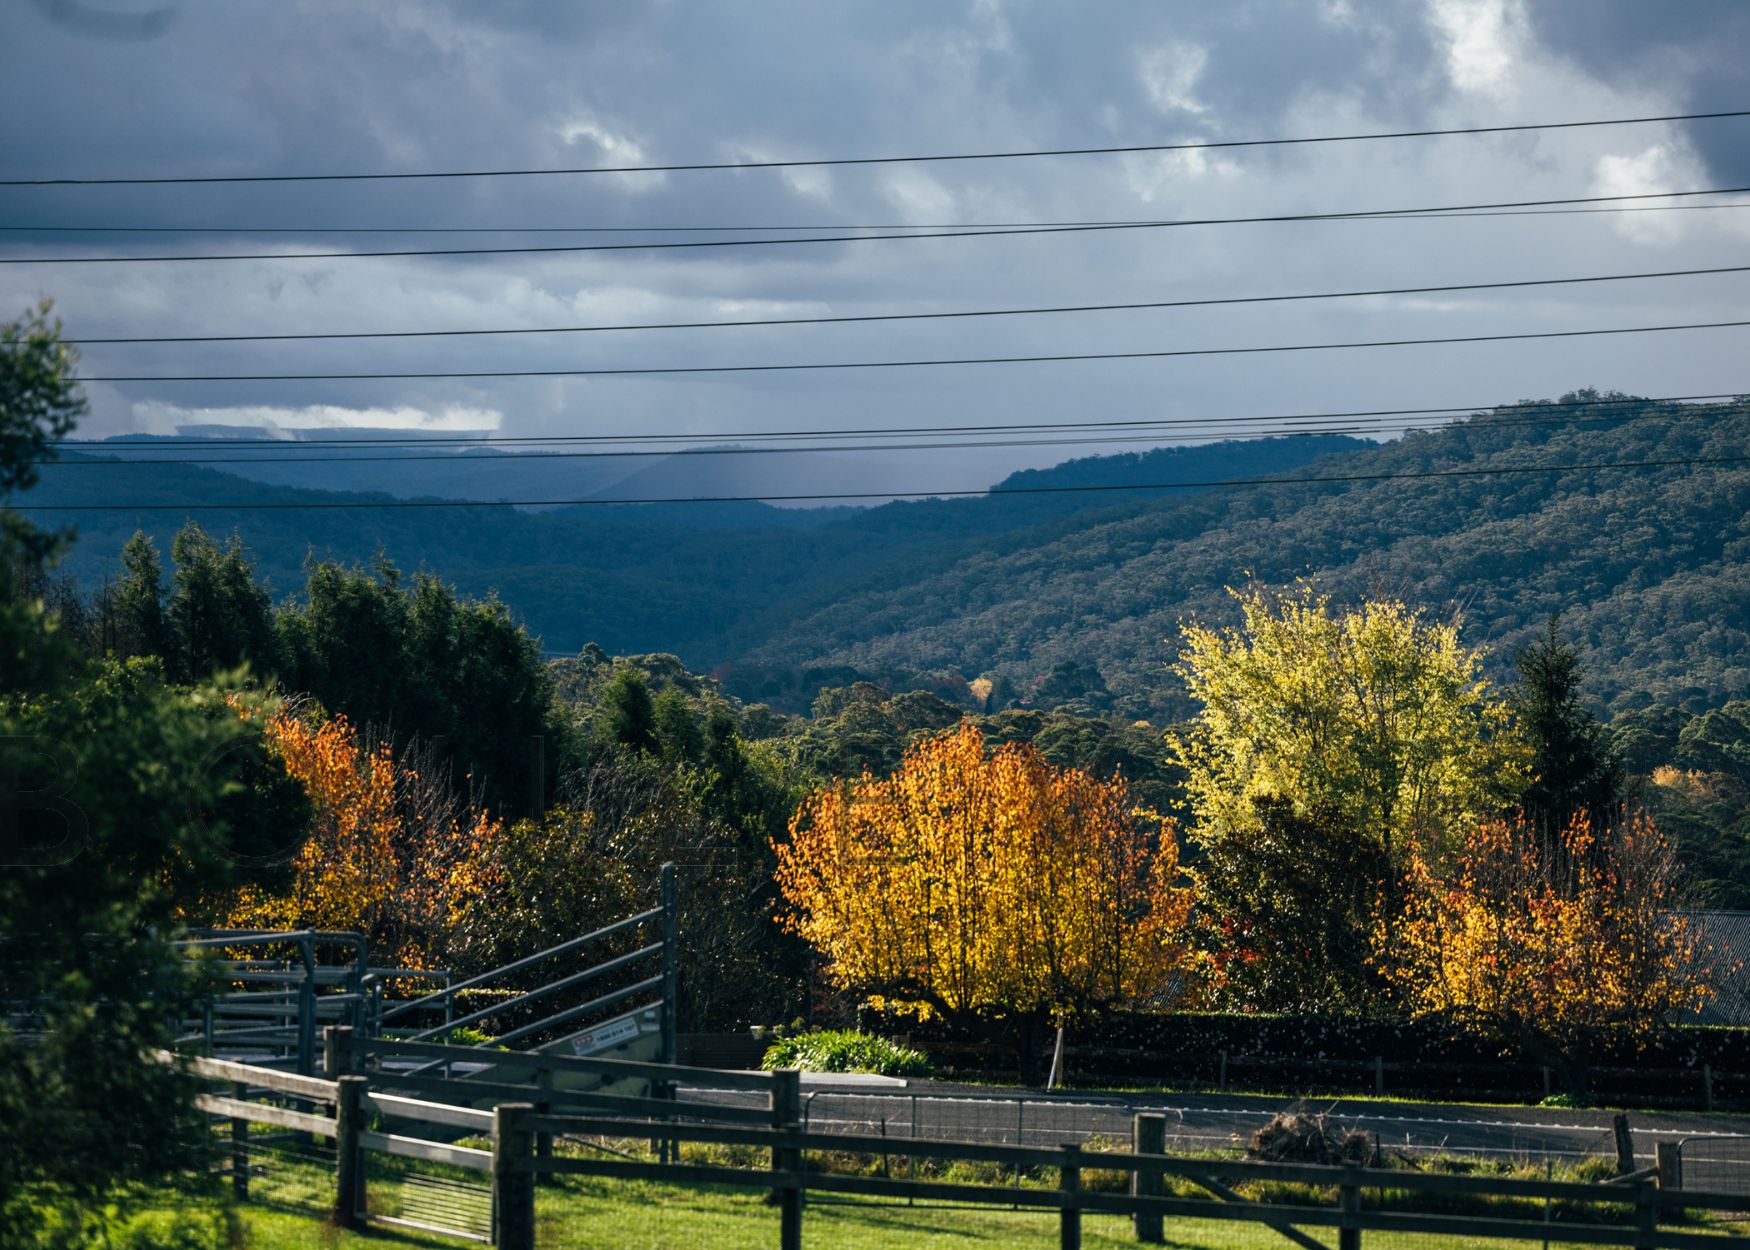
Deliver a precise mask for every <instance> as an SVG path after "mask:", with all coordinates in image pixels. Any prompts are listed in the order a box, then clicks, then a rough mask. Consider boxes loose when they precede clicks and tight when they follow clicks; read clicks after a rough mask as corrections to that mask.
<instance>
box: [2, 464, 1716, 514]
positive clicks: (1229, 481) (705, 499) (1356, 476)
mask: <svg viewBox="0 0 1750 1250" xmlns="http://www.w3.org/2000/svg"><path fill="white" fill-rule="evenodd" d="M1708 464H1750V456H1707V457H1698V458H1689V459H1682V460H1635V461H1621V462H1617V463H1604V464H1561V465H1525V466H1517V467H1509V468H1499V469H1442V470H1439V471H1436V472H1431V473H1349V474H1342V475H1337V476H1325V477H1296V478H1226V479H1221V480H1218V481H1209V482H1136V483H1125V484H1121V485H1113V486H1024V487H1019V488H1016V489H1013V490H996V491H993V490H932V491H859V492H850V493H840V494H823V495H717V496H694V497H679V496H676V497H673V498H667V499H499V500H491V501H488V500H475V499H432V500H425V499H409V500H392V501H377V500H373V501H371V502H368V503H253V504H222V503H204V504H180V503H164V504H152V503H148V504H14V505H11V506H12V507H13V508H14V509H15V510H16V511H20V512H167V511H168V512H179V511H180V512H278V511H300V510H304V511H307V510H322V511H327V510H337V509H338V510H344V509H349V508H371V509H379V508H553V507H573V506H583V505H586V504H652V503H788V502H800V501H803V500H810V499H828V500H830V499H952V498H961V497H966V496H995V497H1002V496H1007V495H1064V494H1084V493H1087V492H1090V491H1119V490H1189V489H1204V488H1213V487H1224V486H1232V487H1241V486H1317V485H1322V484H1327V483H1343V482H1387V481H1421V480H1426V479H1431V478H1459V477H1500V476H1514V475H1521V474H1528V473H1589V472H1595V471H1604V470H1609V469H1664V468H1674V467H1679V466H1694V465H1708Z"/></svg>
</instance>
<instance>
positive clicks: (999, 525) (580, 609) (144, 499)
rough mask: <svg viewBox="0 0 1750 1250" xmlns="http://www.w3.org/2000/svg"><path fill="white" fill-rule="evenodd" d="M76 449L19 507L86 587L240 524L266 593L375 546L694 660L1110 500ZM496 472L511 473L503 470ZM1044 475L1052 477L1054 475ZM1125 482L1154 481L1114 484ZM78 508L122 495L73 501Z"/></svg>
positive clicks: (558, 632) (1150, 458) (1241, 450)
mask: <svg viewBox="0 0 1750 1250" xmlns="http://www.w3.org/2000/svg"><path fill="white" fill-rule="evenodd" d="M99 446H101V445H99ZM1367 446H1371V444H1367V443H1362V442H1359V441H1358V440H1355V439H1351V438H1346V437H1338V436H1321V437H1311V438H1277V439H1262V440H1258V441H1254V442H1229V443H1217V444H1211V445H1206V446H1200V447H1186V448H1165V449H1160V450H1157V451H1153V452H1149V453H1146V454H1145V455H1142V456H1114V457H1094V458H1090V459H1087V460H1081V461H1072V462H1070V464H1068V465H1064V466H1060V468H1059V469H1056V470H1050V471H1049V475H1056V474H1059V473H1064V472H1068V473H1070V474H1072V475H1073V479H1074V480H1073V484H1074V485H1076V486H1078V487H1080V486H1087V485H1109V484H1119V483H1124V484H1129V483H1135V482H1139V481H1143V482H1181V481H1182V482H1194V481H1209V480H1220V479H1227V478H1235V477H1250V476H1256V475H1259V474H1263V473H1269V472H1277V471H1281V470H1284V469H1289V468H1293V467H1295V466H1298V465H1304V464H1306V463H1308V462H1310V461H1311V460H1313V459H1314V458H1315V457H1316V456H1318V455H1320V454H1329V453H1334V452H1352V451H1353V450H1355V449H1358V448H1363V447H1367ZM299 454H300V455H301V454H303V453H302V451H301V450H300V451H299ZM70 459H76V460H77V461H80V462H78V463H71V464H64V465H59V466H51V467H49V468H48V469H47V470H46V471H45V473H44V480H43V483H42V485H40V486H39V487H38V488H37V489H36V490H35V491H34V492H32V495H31V498H30V504H31V505H32V506H33V507H42V506H45V505H47V506H50V507H57V508H65V509H71V511H65V512H44V513H38V514H36V515H37V516H38V518H39V519H40V520H41V521H42V522H43V523H44V524H55V523H63V524H65V523H71V524H74V525H76V526H77V527H78V530H79V535H80V540H79V542H78V544H77V546H75V547H74V548H73V549H72V552H71V553H70V555H69V557H68V559H67V562H66V564H65V565H64V566H63V568H64V569H65V570H66V571H68V572H69V573H70V574H71V575H73V576H74V577H76V578H78V580H79V581H80V582H81V583H82V584H83V585H84V587H85V588H86V589H87V590H92V589H95V588H96V587H97V586H99V585H100V584H101V582H102V579H103V578H104V576H106V575H109V576H112V577H113V576H115V575H116V574H117V573H118V571H119V569H118V565H117V563H116V561H117V558H118V556H119V553H120V551H121V548H122V546H123V544H125V543H126V542H127V541H128V539H129V538H130V537H131V536H132V535H133V534H134V532H135V530H136V528H140V529H143V530H144V531H145V533H146V534H147V536H148V537H150V538H152V539H153V540H154V541H155V543H156V544H157V547H158V549H159V550H160V551H164V552H167V551H168V550H169V548H170V542H171V538H172V536H173V535H174V534H175V533H176V531H177V530H179V529H180V528H181V527H182V525H183V523H184V522H185V521H187V520H194V521H197V522H198V523H199V524H200V525H201V526H202V527H203V528H205V529H206V530H207V531H208V532H209V533H211V534H216V535H228V534H231V533H233V532H235V533H237V534H238V535H240V536H241V538H242V539H243V541H244V543H245V544H246V545H247V546H248V547H249V549H250V552H251V558H252V559H253V561H254V563H255V567H256V572H257V574H258V576H260V577H261V578H263V579H265V580H266V581H267V583H268V584H269V586H270V587H271V589H272V591H273V593H274V595H275V596H286V595H289V594H292V593H294V592H295V591H296V590H297V589H298V588H299V587H302V586H303V585H304V580H305V570H304V566H305V563H306V561H307V560H308V559H309V558H310V557H311V556H312V555H314V556H315V557H316V558H317V559H332V560H336V561H339V562H341V563H343V564H351V563H359V562H369V561H371V560H374V559H375V558H376V556H377V553H378V552H379V551H383V552H386V553H387V554H388V555H389V556H390V557H391V558H392V559H394V560H395V561H396V562H397V563H398V564H399V565H400V566H401V567H402V568H405V569H409V570H413V569H419V568H425V569H429V570H431V571H433V572H436V573H439V574H441V575H442V576H443V577H444V578H445V579H447V580H449V581H451V582H453V583H454V584H455V585H456V586H457V587H458V588H459V589H461V590H463V591H465V592H467V593H470V594H476V595H485V594H487V593H488V592H490V591H493V590H496V591H497V592H498V593H499V595H500V597H501V598H502V599H503V600H504V601H505V603H506V604H507V605H508V606H509V607H510V608H511V609H512V610H513V612H514V613H515V614H516V615H517V616H518V617H519V618H520V619H521V620H523V621H525V622H526V623H527V625H528V627H529V628H530V630H531V631H532V632H533V633H535V634H537V635H539V636H540V637H541V639H542V642H543V645H544V646H545V647H546V648H547V649H548V650H549V651H571V652H575V651H576V650H578V649H579V648H581V647H582V646H583V645H584V644H585V643H588V642H595V643H598V644H600V645H601V646H603V647H605V648H606V649H607V650H609V651H611V652H619V653H625V652H645V651H666V652H672V653H674V654H677V655H681V656H684V657H685V658H686V659H687V660H688V662H689V663H692V664H694V665H695V666H700V665H703V666H705V667H710V666H712V665H716V664H720V663H722V662H723V661H725V660H729V659H733V658H734V657H735V656H736V654H738V649H744V648H746V647H748V646H751V645H755V644H757V642H758V641H759V640H760V639H762V638H763V637H764V636H765V635H766V634H767V633H769V632H770V630H771V629H772V628H773V627H774V626H777V625H782V624H784V623H787V622H788V621H789V620H790V619H792V617H793V616H794V615H795V612H796V611H798V610H803V609H792V608H791V607H789V606H788V605H790V604H792V603H795V602H798V601H800V602H801V603H802V604H805V605H809V606H812V605H813V604H814V603H816V602H817V601H818V600H819V598H820V597H824V598H825V600H827V601H831V600H833V599H835V598H838V597H840V596H842V595H844V594H848V593H854V592H855V589H856V588H858V587H861V586H865V585H867V584H868V578H869V577H870V576H871V575H872V574H876V573H878V572H879V570H881V569H882V568H883V567H891V568H893V569H894V570H896V571H901V572H903V571H909V572H910V573H911V574H912V575H917V574H919V573H921V572H925V571H928V570H930V569H933V568H935V567H938V565H939V564H941V563H942V562H943V561H948V560H951V559H952V557H953V556H954V554H955V553H957V552H959V551H960V550H962V549H963V548H965V547H966V545H967V543H968V541H969V540H971V539H975V538H976V537H977V536H978V535H984V534H998V533H1008V532H1014V531H1017V530H1025V529H1027V528H1028V527H1032V526H1036V525H1038V524H1040V523H1042V522H1047V521H1051V520H1053V519H1054V518H1059V517H1062V516H1064V515H1066V514H1072V513H1074V512H1076V511H1078V510H1086V509H1088V508H1090V507H1092V506H1094V505H1095V504H1096V503H1098V502H1100V501H1101V500H1102V499H1108V498H1110V494H1109V493H1108V492H1105V491H1095V492H1086V491H1082V490H1076V491H1072V492H1067V493H1055V494H1038V493H1017V492H1015V491H1012V490H1011V491H1009V492H1007V493H1003V494H997V495H993V496H990V497H987V498H971V499H953V500H941V499H934V500H921V501H918V502H914V503H895V504H889V505H887V506H885V507H881V508H874V509H869V510H854V509H840V508H831V509H820V510H818V513H819V515H816V516H813V517H808V516H807V514H806V513H801V512H800V511H799V510H795V509H788V510H787V509H781V508H773V507H770V506H768V505H765V504H758V503H723V504H718V503H698V504H693V503H679V504H667V505H649V506H635V505H624V504H616V505H607V506H590V507H578V508H567V509H558V510H554V511H547V512H533V513H531V512H525V511H519V510H517V509H514V508H511V507H508V506H496V505H486V506H471V507H466V508H449V507H438V508H421V507H404V506H399V505H401V504H403V503H405V502H408V501H407V500H404V499H401V498H399V497H397V496H392V495H389V494H387V493H381V492H379V493H348V492H342V491H321V490H311V489H304V488H301V487H296V486H288V485H283V484H282V485H275V484H264V483H261V482H255V481H248V480H245V479H243V478H240V477H237V476H235V475H233V474H230V473H221V472H218V471H216V470H213V469H203V468H197V467H194V466H191V465H175V464H165V465H146V464H118V463H90V462H89V461H90V459H91V457H90V456H89V455H88V454H85V453H82V454H80V455H79V456H78V457H76V458H70ZM421 463H423V462H416V463H415V465H414V467H415V468H417V467H418V465H419V464H421ZM555 463H561V462H554V461H537V462H536V463H535V465H534V468H533V470H531V471H538V472H540V473H543V474H544V473H548V472H549V471H550V470H551V466H552V465H554V464H555ZM519 471H520V468H519ZM1021 476H1023V475H1017V477H1021ZM505 480H506V482H507V484H508V485H511V486H514V484H515V482H516V480H517V479H516V478H515V477H514V476H513V477H511V478H507V479H505ZM1015 480H1016V479H1010V481H1009V482H1006V483H1003V484H1001V485H1000V486H999V489H1000V488H1001V486H1010V485H1012V484H1013V483H1014V482H1015ZM540 484H541V485H542V486H543V487H547V488H550V487H552V486H553V485H554V483H553V482H551V481H547V480H543V481H542V482H541V483H540ZM1029 484H1031V483H1029ZM1047 484H1053V485H1055V484H1057V483H1056V481H1055V478H1054V477H1053V480H1052V481H1050V482H1048V483H1047ZM589 493H590V492H589V491H588V490H580V491H578V492H576V494H577V495H578V496H583V495H587V494H589ZM1139 493H1140V494H1142V495H1144V496H1147V495H1159V494H1162V493H1164V492H1161V491H1145V492H1125V494H1126V495H1127V496H1134V495H1136V494H1139ZM424 498H428V499H429V498H431V496H424ZM92 505H105V506H109V507H113V506H114V505H124V508H125V509H127V510H121V511H114V510H112V511H101V512H99V511H88V510H86V509H88V508H89V507H91V506H92ZM309 505H315V506H309ZM133 508H137V509H138V511H134V510H132V509H133ZM799 516H801V517H804V518H806V519H805V522H804V523H803V524H798V518H799ZM823 521H824V522H825V523H821V522H823ZM809 522H812V523H811V524H810V523H809ZM932 561H934V563H932ZM943 566H944V567H945V565H943ZM810 697H812V696H810ZM803 706H806V701H804V703H803Z"/></svg>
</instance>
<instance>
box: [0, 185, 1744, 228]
mask: <svg viewBox="0 0 1750 1250" xmlns="http://www.w3.org/2000/svg"><path fill="white" fill-rule="evenodd" d="M1732 193H1733V192H1732V190H1731V188H1725V189H1722V190H1717V191H1670V192H1652V193H1651V195H1652V198H1655V199H1660V198H1665V197H1666V196H1688V195H1729V194H1732ZM1604 198H1605V199H1619V198H1633V197H1618V196H1606V197H1604ZM1711 208H1750V201H1745V200H1733V201H1731V202H1729V203H1725V204H1650V205H1639V206H1631V207H1624V208H1611V209H1593V208H1585V209H1580V208H1576V209H1567V210H1562V211H1564V212H1572V213H1594V212H1617V213H1664V212H1676V211H1678V210H1679V209H1682V210H1685V211H1689V210H1704V209H1711ZM1443 211H1445V210H1438V209H1428V210H1423V213H1424V215H1428V216H1438V215H1440V214H1441V213H1442V212H1443ZM1454 211H1458V210H1454ZM1554 211H1555V210H1552V214H1553V213H1554ZM1469 215H1471V216H1478V217H1490V216H1501V215H1503V214H1499V213H1491V212H1487V211H1483V210H1478V211H1477V212H1475V213H1472V214H1469ZM1507 215H1509V216H1524V215H1528V214H1518V213H1515V214H1507ZM1529 215H1536V214H1529ZM1357 216H1359V217H1366V216H1368V214H1366V213H1361V214H1357ZM1159 224H1161V222H1160V220H1159V219H1158V218H1147V217H1135V218H1125V219H1123V220H1119V221H1113V220H1107V221H949V222H920V221H913V222H898V223H894V222H889V223H886V224H884V225H862V226H857V225H845V224H842V223H841V224H838V225H831V226H809V225H789V226H59V225H34V226H33V225H0V233H12V234H244V235H256V234H778V233H784V232H793V231H804V230H1012V229H1021V228H1024V227H1038V226H1147V225H1159Z"/></svg>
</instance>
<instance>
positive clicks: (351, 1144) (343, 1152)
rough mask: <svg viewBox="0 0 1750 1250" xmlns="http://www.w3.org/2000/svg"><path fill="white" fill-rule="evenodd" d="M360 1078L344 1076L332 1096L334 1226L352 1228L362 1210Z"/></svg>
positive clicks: (362, 1081) (361, 1107)
mask: <svg viewBox="0 0 1750 1250" xmlns="http://www.w3.org/2000/svg"><path fill="white" fill-rule="evenodd" d="M367 1084H368V1082H367V1081H366V1080H365V1078H364V1077H362V1076H343V1077H341V1078H340V1079H339V1082H338V1085H337V1087H336V1090H335V1094H334V1226H335V1227H336V1228H355V1227H357V1225H358V1219H359V1216H360V1215H362V1214H363V1213H364V1210H365V1170H364V1166H363V1165H364V1153H363V1152H362V1151H361V1150H360V1149H359V1130H360V1129H361V1128H362V1127H363V1125H362V1124H361V1123H360V1121H361V1120H363V1118H364V1110H365V1105H364V1093H365V1086H366V1085H367Z"/></svg>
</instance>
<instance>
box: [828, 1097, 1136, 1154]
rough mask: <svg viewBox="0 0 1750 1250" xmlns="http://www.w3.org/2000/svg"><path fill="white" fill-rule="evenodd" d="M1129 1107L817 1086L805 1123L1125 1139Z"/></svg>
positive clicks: (1037, 1138)
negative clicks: (859, 1091) (820, 1089)
mask: <svg viewBox="0 0 1750 1250" xmlns="http://www.w3.org/2000/svg"><path fill="white" fill-rule="evenodd" d="M1133 1114H1134V1111H1133V1109H1132V1108H1131V1107H1130V1105H1129V1104H1128V1103H1119V1102H1069V1101H1064V1100H1058V1099H1053V1100H1050V1101H1044V1100H1035V1099H1028V1098H951V1097H941V1096H932V1095H925V1094H853V1093H840V1092H836V1091H834V1092H815V1093H810V1094H808V1095H807V1096H806V1097H804V1099H803V1107H802V1117H803V1124H804V1126H805V1127H806V1128H807V1129H808V1130H809V1131H810V1132H816V1133H873V1134H876V1135H878V1136H893V1137H916V1138H921V1139H923V1140H926V1141H959V1142H986V1143H990V1144H993V1145H1009V1146H1062V1145H1067V1144H1070V1143H1075V1144H1078V1145H1093V1144H1101V1143H1104V1142H1112V1143H1123V1144H1124V1145H1125V1146H1128V1144H1129V1142H1130V1126H1131V1117H1132V1115H1133Z"/></svg>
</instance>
